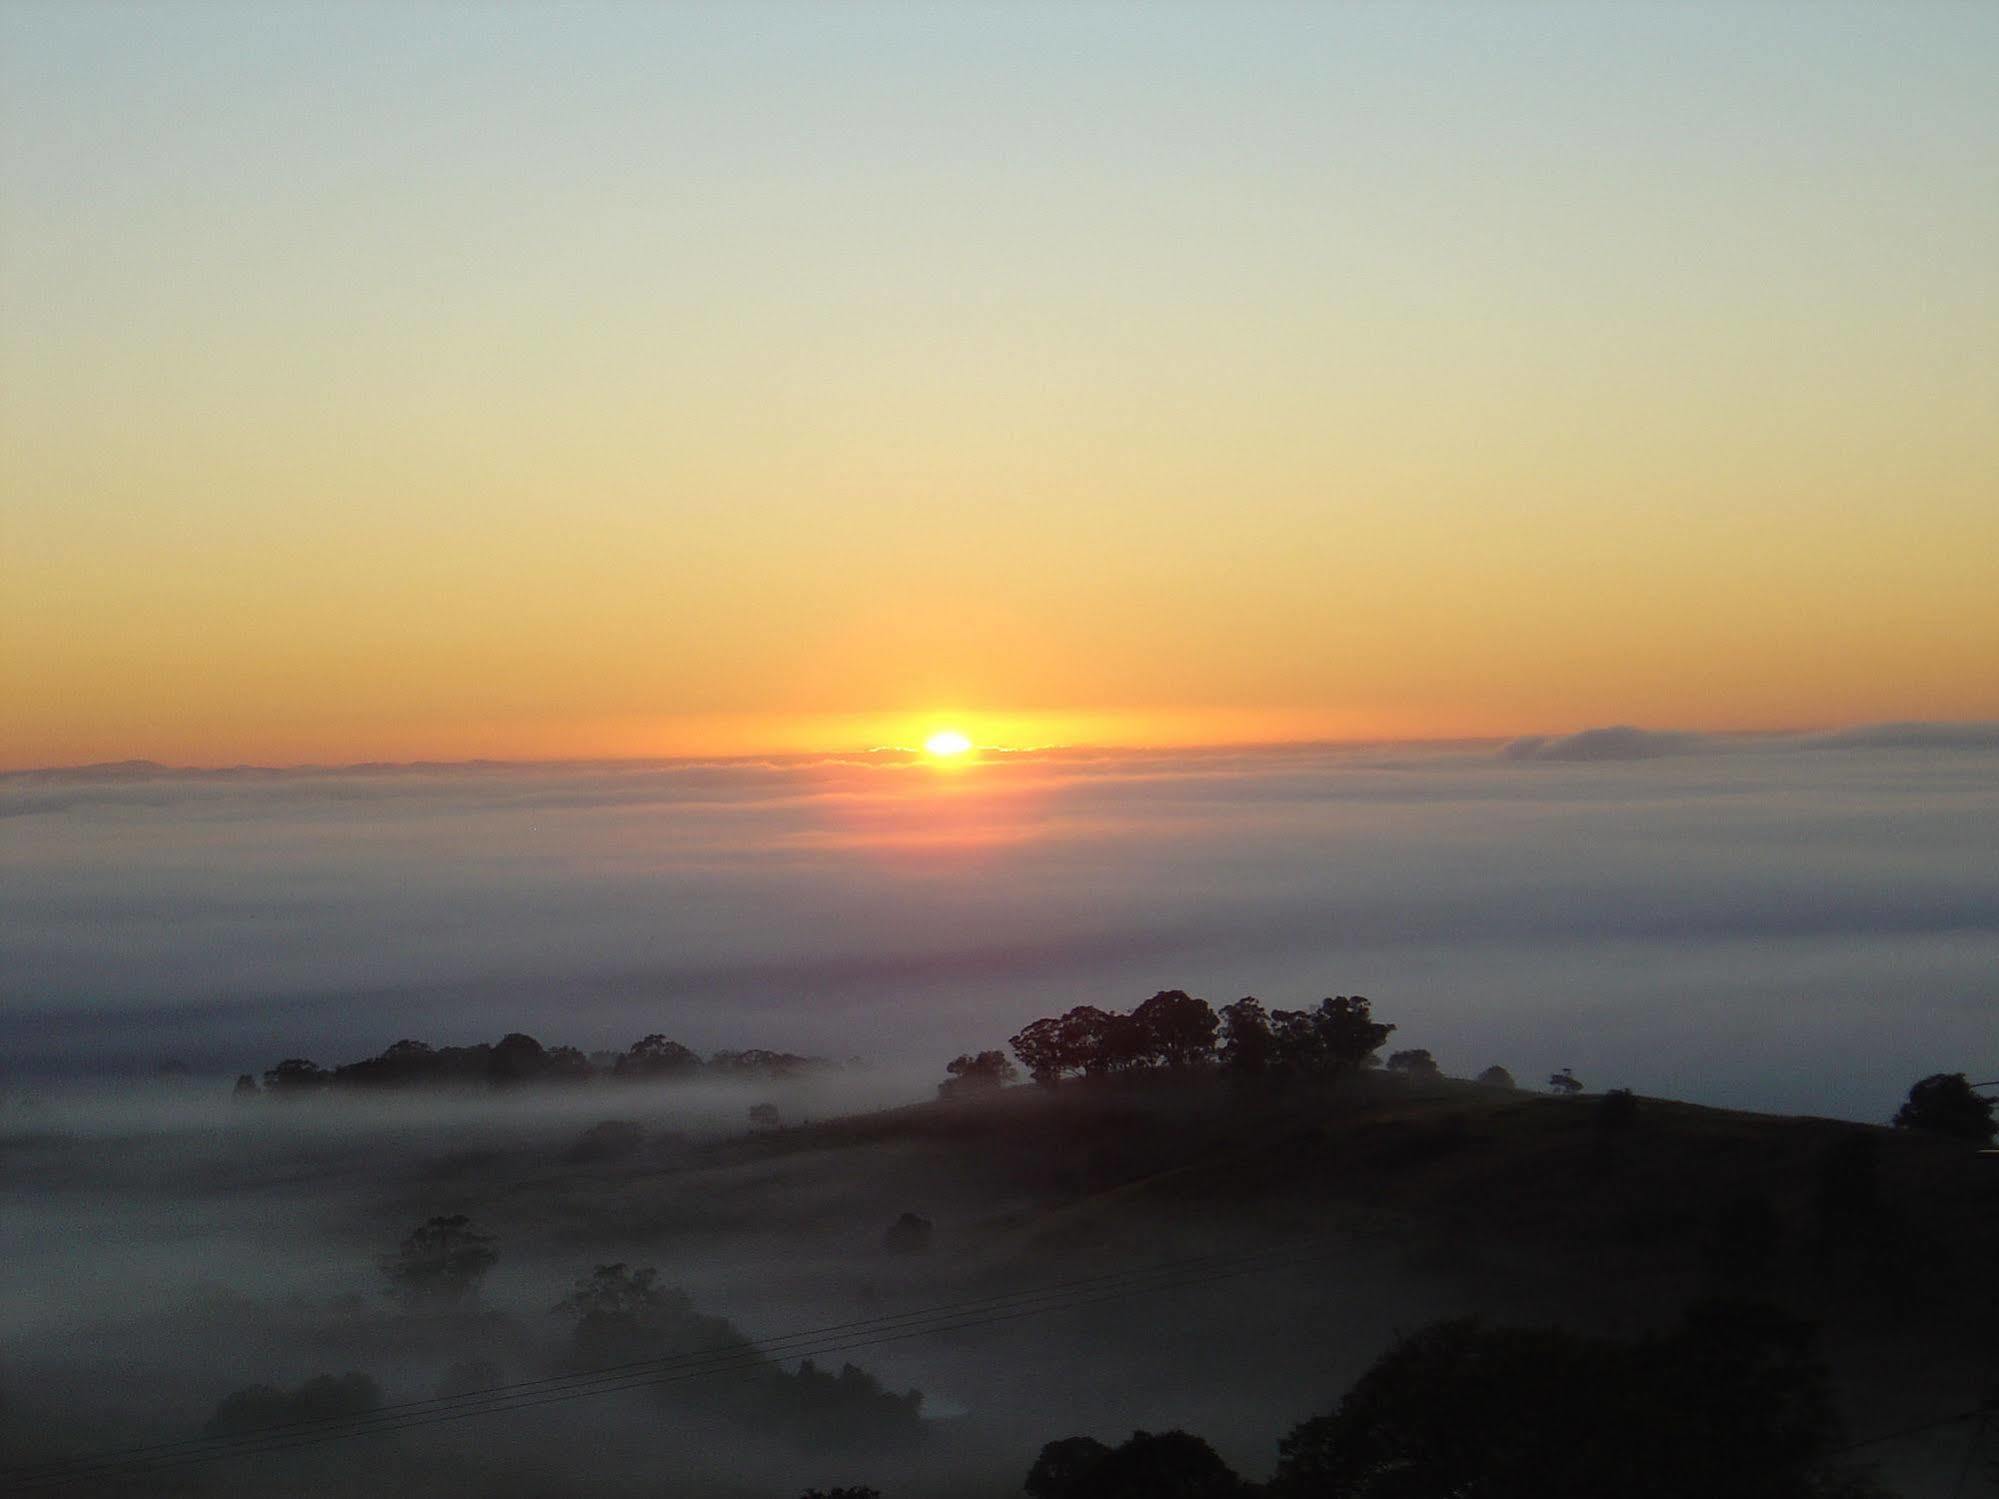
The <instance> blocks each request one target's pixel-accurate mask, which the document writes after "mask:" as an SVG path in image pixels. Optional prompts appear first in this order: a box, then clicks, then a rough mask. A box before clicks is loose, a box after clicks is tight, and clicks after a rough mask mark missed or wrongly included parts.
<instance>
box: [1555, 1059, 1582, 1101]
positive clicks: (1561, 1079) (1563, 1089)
mask: <svg viewBox="0 0 1999 1499" xmlns="http://www.w3.org/2000/svg"><path fill="white" fill-rule="evenodd" d="M1548 1090H1549V1091H1550V1092H1551V1093H1556V1094H1559V1095H1560V1096H1561V1097H1563V1098H1573V1097H1575V1095H1576V1094H1578V1093H1580V1092H1582V1090H1583V1085H1582V1083H1581V1081H1580V1080H1578V1079H1577V1077H1576V1075H1575V1073H1574V1072H1573V1071H1572V1070H1570V1069H1569V1068H1567V1067H1564V1068H1563V1069H1562V1070H1561V1071H1560V1072H1554V1073H1550V1074H1549V1075H1548Z"/></svg>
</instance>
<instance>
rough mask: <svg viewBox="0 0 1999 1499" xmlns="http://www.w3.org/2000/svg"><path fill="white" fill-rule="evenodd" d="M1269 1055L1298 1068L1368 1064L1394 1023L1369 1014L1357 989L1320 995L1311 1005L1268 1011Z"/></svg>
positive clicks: (1335, 1070)
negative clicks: (1351, 992)
mask: <svg viewBox="0 0 1999 1499" xmlns="http://www.w3.org/2000/svg"><path fill="white" fill-rule="evenodd" d="M1270 1028H1271V1033H1272V1039H1273V1045H1272V1049H1271V1060H1272V1061H1273V1062H1274V1063H1275V1064H1276V1065H1277V1066H1280V1067H1286V1068H1291V1069H1294V1070H1297V1071H1301V1072H1323V1073H1325V1074H1327V1075H1328V1076H1332V1077H1337V1076H1339V1075H1340V1074H1341V1073H1343V1072H1347V1071H1351V1070H1353V1069H1356V1068H1362V1067H1372V1066H1373V1065H1374V1063H1375V1054H1376V1053H1377V1052H1379V1051H1380V1050H1381V1047H1382V1044H1383V1043H1384V1042H1386V1041H1387V1040H1388V1036H1389V1033H1390V1032H1391V1031H1393V1030H1394V1029H1395V1027H1394V1026H1392V1025H1387V1024H1384V1023H1383V1022H1381V1021H1378V1020H1376V1019H1375V1018H1374V1016H1373V1012H1372V1009H1371V1007H1370V1005H1369V1003H1368V1001H1367V1000H1366V999H1365V998H1363V997H1362V996H1360V995H1358V994H1356V995H1353V996H1351V997H1349V996H1347V995H1344V994H1341V995H1337V996H1334V997H1332V998H1329V999H1323V1000H1321V1001H1320V1002H1319V1006H1318V1008H1317V1009H1315V1010H1278V1011H1275V1012H1274V1013H1273V1014H1272V1015H1271V1017H1270Z"/></svg>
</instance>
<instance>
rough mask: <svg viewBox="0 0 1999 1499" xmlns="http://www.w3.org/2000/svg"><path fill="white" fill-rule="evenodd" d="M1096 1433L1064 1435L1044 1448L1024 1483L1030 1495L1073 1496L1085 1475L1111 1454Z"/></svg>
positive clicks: (1037, 1498) (1032, 1498) (1045, 1498)
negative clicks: (1078, 1435)
mask: <svg viewBox="0 0 1999 1499" xmlns="http://www.w3.org/2000/svg"><path fill="white" fill-rule="evenodd" d="M1110 1450H1111V1449H1110V1448H1108V1447H1106V1446H1105V1445H1104V1444H1103V1443H1102V1442H1100V1441H1098V1440H1097V1439H1096V1438H1095V1437H1062V1438H1060V1439H1059V1440H1057V1441H1053V1442H1050V1443H1049V1444H1048V1445H1047V1446H1045V1447H1043V1448H1042V1449H1041V1455H1040V1456H1039V1457H1037V1458H1035V1460H1034V1466H1033V1467H1031V1468H1029V1469H1028V1470H1027V1482H1026V1483H1025V1484H1023V1485H1022V1487H1023V1488H1024V1489H1025V1490H1026V1492H1027V1499H1069V1495H1070V1494H1072V1493H1073V1492H1074V1491H1075V1486H1076V1484H1077V1483H1078V1481H1080V1480H1081V1478H1082V1476H1083V1475H1084V1474H1085V1473H1087V1472H1088V1471H1089V1470H1090V1469H1091V1468H1093V1467H1095V1466H1096V1465H1097V1464H1098V1463H1099V1462H1101V1461H1102V1460H1103V1459H1104V1458H1105V1457H1107V1456H1108V1455H1109V1454H1110Z"/></svg>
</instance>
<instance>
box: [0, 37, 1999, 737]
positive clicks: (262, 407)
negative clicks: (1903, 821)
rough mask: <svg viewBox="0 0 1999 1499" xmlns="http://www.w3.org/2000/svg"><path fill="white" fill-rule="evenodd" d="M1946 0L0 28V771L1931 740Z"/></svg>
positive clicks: (1993, 448)
mask: <svg viewBox="0 0 1999 1499" xmlns="http://www.w3.org/2000/svg"><path fill="white" fill-rule="evenodd" d="M1995 56H1999V9H1995V8H1994V7H1991V6H1988V5H1977V4H1969V3H1965V4H1923V3H1918V0H1898V3H1895V4H1892V5H1890V4H1882V5H1869V6H1859V5H1848V4H1840V3H1836V0H1818V3H1812V4H1809V5H1794V6H1785V5H1740V4H1729V5H1702V4H1695V3H1680V4H1673V5H1669V6H1658V7H1652V6H1638V5H1609V4H1601V3H1590V4H1577V5H1555V4H1546V5H1526V4H1523V5H1504V6H1498V5H1491V6H1480V5H1444V4H1432V5H1406V6H1370V5H1344V6H1278V5H1261V6H1259V5H1212V6H1174V5H1156V6H1147V7H1143V8H1140V7H1129V6H1108V5H1090V4H1073V5H1072V4H1065V5H1052V4H1050V5H991V6H981V5H947V4H934V5H924V6H908V5H889V6H871V5H865V4H855V5H841V6H819V5H810V6H808V5H795V6H784V5H754V4H750V5H731V6H726V7H723V6H716V7H701V6H696V5H676V6H640V5H635V4H632V5H624V4H620V5H593V4H573V5H563V6H554V5H546V6H532V5H524V4H522V5H492V4H483V3H482V4H477V5H452V4H446V3H429V4H424V5H420V6H409V5H403V4H366V3H352V4H342V5H287V4H282V3H275V4H273V3H260V4H255V5H249V4H244V5H194V4H181V5H174V4H159V5H150V6H123V5H111V4H105V5H74V4H36V3H30V0H16V3H14V4H10V5H8V6H6V7H4V8H0V139H4V144H3V145H0V528H3V529H0V698H4V701H5V703H6V704H7V708H6V712H5V719H4V725H3V726H0V765H4V766H9V767H15V768H19V767H29V766H47V765H63V764H81V763H88V762H96V761H115V760H124V759H128V758H148V759H154V760H159V761H164V762H168V763H174V764H182V765H190V766H223V765H232V764H238V763H244V762H249V763H260V764H279V765H282V764H297V763H346V762H355V761H371V760H417V759H468V758H501V759H522V758H539V757H576V756H591V757H597V756H656V755H678V754H694V755H713V754H725V753H728V754H735V753H749V754H775V753H795V752H827V751H852V750H859V749H865V748H867V747H868V746H871V745H882V744H908V743H913V742H915V741H916V739H918V738H920V737H921V736H922V735H923V734H925V733H927V732H930V731H932V730H933V729H935V728H936V727H939V726H943V725H946V724H949V725H954V726H958V727H962V728H963V729H964V730H965V731H966V732H967V733H968V734H970V735H971V736H972V737H974V738H975V739H977V740H979V741H980V742H981V743H984V744H989V745H990V744H1005V745H1015V746H1023V745H1047V744H1078V743H1094V744H1106V743H1109V744H1126V745H1142V746H1159V745H1172V744H1201V743H1214V742H1224V741H1275V740H1296V739H1306V738H1341V739H1344V738H1381V737H1441V738H1449V737H1457V736H1472V735H1486V736H1502V737H1505V736H1512V735H1517V734H1534V733H1554V734H1559V733H1562V732H1567V731H1573V730H1576V729H1581V728H1583V727H1585V726H1588V725H1591V724H1610V723H1637V724H1643V725H1649V726H1652V727H1655V728H1659V729H1685V730H1696V731H1723V730H1739V729H1751V728H1807V727H1825V726H1837V725H1851V724H1857V723H1866V722H1874V721H1882V720H1894V719H1923V720H1938V721H1941V720H1978V719H1985V720H1990V719H1994V718H1999V672H1995V671H1994V670H1993V669H1992V667H1993V662H1994V661H1995V660H1999V588H1995V587H1994V586H1993V559H1994V557H1995V556H1999V494H1995V492H1994V475H1995V474H1999V423H1995V422H1993V421H1992V419H1991V414H1992V412H1993V411H1994V410H1995V409H1999V336H1995V335H1999V326H1995V319H1999V300H1995V290H1996V289H1999V91H1995V90H1994V89H1993V88H1992V87H1991V63H1992V59H1993V58H1994V57H1995Z"/></svg>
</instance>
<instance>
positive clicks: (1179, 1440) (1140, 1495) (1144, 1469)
mask: <svg viewBox="0 0 1999 1499" xmlns="http://www.w3.org/2000/svg"><path fill="white" fill-rule="evenodd" d="M1085 1440H1087V1439H1085ZM1042 1455H1043V1456H1044V1457H1046V1456H1047V1449H1046V1448H1043V1449H1042ZM1039 1466H1040V1465H1039V1464H1038V1463H1037V1464H1036V1467H1037V1468H1038V1467H1039ZM1028 1476H1029V1478H1030V1480H1031V1479H1032V1478H1033V1476H1034V1475H1033V1473H1032V1472H1030V1473H1029V1475H1028ZM1029 1492H1030V1493H1032V1492H1033V1491H1032V1490H1029ZM1047 1492H1048V1493H1049V1494H1050V1495H1052V1496H1053V1499H1236V1496H1238V1495H1242V1494H1245V1493H1247V1492H1248V1490H1247V1488H1246V1487H1245V1485H1244V1484H1243V1481H1242V1479H1240V1478H1239V1477H1237V1476H1236V1474H1235V1471H1234V1470H1233V1469H1231V1468H1230V1467H1229V1465H1228V1464H1227V1463H1225V1462H1223V1461H1222V1459H1221V1457H1220V1456H1219V1455H1218V1454H1217V1453H1216V1451H1215V1449H1214V1448H1212V1447H1210V1446H1209V1445H1208V1444H1207V1443H1206V1442H1204V1441H1202V1440H1201V1438H1199V1437H1197V1436H1195V1435H1194V1434H1193V1433H1191V1432H1186V1431H1162V1432H1157V1433H1154V1432H1149V1431H1135V1432H1133V1433H1132V1434H1131V1436H1130V1437H1129V1438H1127V1439H1126V1440H1125V1441H1123V1442H1121V1443H1119V1444H1118V1445H1117V1446H1115V1447H1113V1448H1111V1449H1110V1450H1109V1451H1106V1452H1104V1453H1103V1454H1102V1455H1101V1456H1099V1457H1097V1458H1096V1459H1095V1460H1094V1461H1091V1462H1087V1463H1084V1464H1083V1465H1082V1466H1081V1468H1080V1471H1078V1472H1077V1473H1076V1475H1075V1477H1074V1478H1073V1479H1071V1480H1070V1481H1069V1482H1068V1484H1067V1485H1066V1486H1065V1487H1062V1488H1057V1489H1051V1490H1047Z"/></svg>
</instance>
